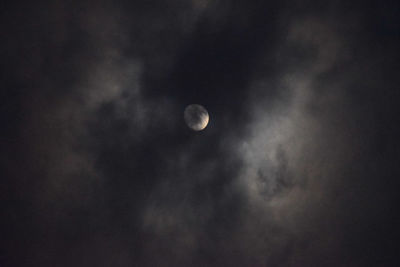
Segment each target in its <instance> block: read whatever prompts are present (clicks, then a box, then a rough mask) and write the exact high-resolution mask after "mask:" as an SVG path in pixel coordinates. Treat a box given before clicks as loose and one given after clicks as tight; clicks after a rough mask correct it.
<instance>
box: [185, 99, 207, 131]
mask: <svg viewBox="0 0 400 267" xmlns="http://www.w3.org/2000/svg"><path fill="white" fill-rule="evenodd" d="M183 118H184V119H185V122H186V124H187V126H188V127H189V128H190V129H192V130H194V131H201V130H204V128H206V127H207V124H208V121H209V120H210V117H209V115H208V112H207V110H206V109H205V108H204V107H203V106H202V105H198V104H191V105H189V106H187V107H186V108H185V111H184V113H183Z"/></svg>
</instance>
